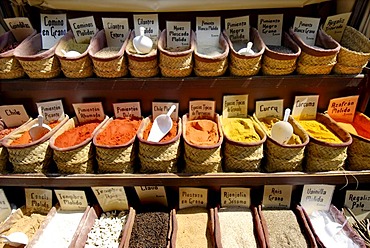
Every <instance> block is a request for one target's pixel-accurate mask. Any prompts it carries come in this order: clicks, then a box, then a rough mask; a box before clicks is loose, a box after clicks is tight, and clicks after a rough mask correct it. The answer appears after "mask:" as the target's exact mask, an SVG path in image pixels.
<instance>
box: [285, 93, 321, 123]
mask: <svg viewBox="0 0 370 248" xmlns="http://www.w3.org/2000/svg"><path fill="white" fill-rule="evenodd" d="M318 103H319V95H313V96H296V97H295V100H294V106H293V110H292V114H291V115H292V116H293V117H294V118H295V119H297V120H315V119H316V113H317V105H318Z"/></svg>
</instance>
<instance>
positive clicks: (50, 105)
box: [36, 100, 64, 123]
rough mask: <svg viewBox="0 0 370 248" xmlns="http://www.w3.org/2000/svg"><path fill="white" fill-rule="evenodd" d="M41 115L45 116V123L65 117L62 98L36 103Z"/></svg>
mask: <svg viewBox="0 0 370 248" xmlns="http://www.w3.org/2000/svg"><path fill="white" fill-rule="evenodd" d="M36 105H37V110H38V113H39V115H42V116H43V117H44V120H45V123H53V122H56V121H61V120H62V119H63V118H64V109H63V103H62V101H61V100H56V101H49V102H38V103H36Z"/></svg>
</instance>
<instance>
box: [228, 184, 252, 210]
mask: <svg viewBox="0 0 370 248" xmlns="http://www.w3.org/2000/svg"><path fill="white" fill-rule="evenodd" d="M250 191H251V189H249V188H231V187H227V188H221V207H247V208H249V206H250V205H251V196H250Z"/></svg>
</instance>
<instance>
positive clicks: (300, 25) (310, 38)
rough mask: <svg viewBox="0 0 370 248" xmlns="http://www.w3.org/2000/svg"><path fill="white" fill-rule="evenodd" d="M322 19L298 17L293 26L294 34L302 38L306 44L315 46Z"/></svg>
mask: <svg viewBox="0 0 370 248" xmlns="http://www.w3.org/2000/svg"><path fill="white" fill-rule="evenodd" d="M319 23H320V18H311V17H301V16H296V17H295V20H294V24H293V32H294V33H296V34H297V35H298V37H300V38H301V39H302V40H303V42H304V43H306V44H307V45H309V46H314V45H315V41H316V35H317V31H318V28H319Z"/></svg>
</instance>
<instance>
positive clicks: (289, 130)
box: [271, 108, 293, 144]
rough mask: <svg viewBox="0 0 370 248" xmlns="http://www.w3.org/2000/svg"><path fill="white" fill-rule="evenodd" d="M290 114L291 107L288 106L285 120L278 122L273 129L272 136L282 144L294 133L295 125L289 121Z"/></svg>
mask: <svg viewBox="0 0 370 248" xmlns="http://www.w3.org/2000/svg"><path fill="white" fill-rule="evenodd" d="M289 115H290V109H289V108H287V109H286V110H285V113H284V119H283V121H279V122H276V123H275V124H274V125H273V126H272V129H271V138H273V139H274V140H276V141H277V142H279V143H280V144H283V143H284V142H286V141H288V140H289V139H290V137H292V135H293V127H292V125H291V124H290V123H289V122H288V118H289Z"/></svg>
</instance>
